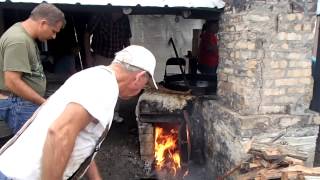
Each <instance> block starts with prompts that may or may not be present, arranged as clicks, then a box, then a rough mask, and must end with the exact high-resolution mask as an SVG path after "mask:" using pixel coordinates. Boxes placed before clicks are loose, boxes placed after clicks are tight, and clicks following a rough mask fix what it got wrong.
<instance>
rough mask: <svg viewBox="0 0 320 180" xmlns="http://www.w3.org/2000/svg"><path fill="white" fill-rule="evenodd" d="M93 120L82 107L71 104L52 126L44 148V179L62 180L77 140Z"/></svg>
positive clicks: (42, 167) (42, 173)
mask: <svg viewBox="0 0 320 180" xmlns="http://www.w3.org/2000/svg"><path fill="white" fill-rule="evenodd" d="M91 120H92V117H91V115H90V114H89V113H88V112H87V111H86V110H85V109H84V108H83V107H82V106H81V105H79V104H77V103H69V104H68V105H67V106H66V108H65V110H64V111H63V112H62V114H61V115H60V116H59V117H58V118H57V119H56V120H55V121H54V122H53V123H52V124H51V126H50V128H49V130H48V134H47V137H46V141H45V144H44V147H43V154H42V163H41V177H42V179H44V180H51V179H52V180H56V179H62V176H63V173H64V171H65V169H66V167H67V164H68V162H69V159H70V156H71V153H72V151H73V148H74V146H75V142H76V138H77V136H78V134H79V133H80V131H81V130H82V129H84V128H85V127H86V126H87V125H88V124H89V123H90V122H91Z"/></svg>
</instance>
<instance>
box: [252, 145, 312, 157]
mask: <svg viewBox="0 0 320 180" xmlns="http://www.w3.org/2000/svg"><path fill="white" fill-rule="evenodd" d="M248 153H250V154H253V155H258V156H262V157H263V158H264V159H265V160H268V161H272V160H277V159H281V158H283V157H285V156H289V157H292V158H295V159H299V160H303V161H305V160H307V158H308V154H307V153H305V152H303V151H299V150H297V149H296V148H295V147H293V146H289V145H281V144H272V143H257V142H254V143H252V145H251V148H250V150H249V152H248Z"/></svg>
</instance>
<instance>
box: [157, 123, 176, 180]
mask: <svg viewBox="0 0 320 180" xmlns="http://www.w3.org/2000/svg"><path fill="white" fill-rule="evenodd" d="M177 142H178V131H177V130H174V129H171V130H170V132H165V131H164V129H163V128H160V127H156V129H155V148H154V149H155V162H156V169H157V170H158V171H160V170H162V169H169V172H170V173H172V174H173V175H174V176H175V175H176V173H177V171H178V170H179V169H180V168H181V166H180V153H179V150H178V148H177Z"/></svg>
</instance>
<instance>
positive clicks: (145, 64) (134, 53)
mask: <svg viewBox="0 0 320 180" xmlns="http://www.w3.org/2000/svg"><path fill="white" fill-rule="evenodd" d="M114 60H115V61H121V62H124V63H127V64H130V65H133V66H136V67H138V68H141V69H143V70H145V71H147V72H148V73H149V74H150V76H151V79H152V83H151V84H153V85H154V87H155V88H156V89H158V86H157V84H156V81H155V80H154V69H155V68H156V58H155V57H154V55H153V54H152V53H151V52H150V51H149V50H148V49H146V48H144V47H142V46H138V45H130V46H128V47H126V48H124V49H122V50H121V51H119V52H117V53H116V56H115V58H114Z"/></svg>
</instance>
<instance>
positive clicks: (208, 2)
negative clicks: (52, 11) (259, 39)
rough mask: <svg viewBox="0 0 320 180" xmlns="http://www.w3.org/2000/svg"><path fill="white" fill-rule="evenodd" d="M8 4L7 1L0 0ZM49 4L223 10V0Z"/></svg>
mask: <svg viewBox="0 0 320 180" xmlns="http://www.w3.org/2000/svg"><path fill="white" fill-rule="evenodd" d="M0 2H7V0H0ZM9 2H13V3H41V2H43V0H9ZM46 2H48V3H57V4H81V5H108V4H110V5H112V6H133V7H134V6H137V5H140V6H142V7H166V6H167V7H187V8H218V9H220V8H223V7H224V5H225V2H224V1H223V0H46Z"/></svg>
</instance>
